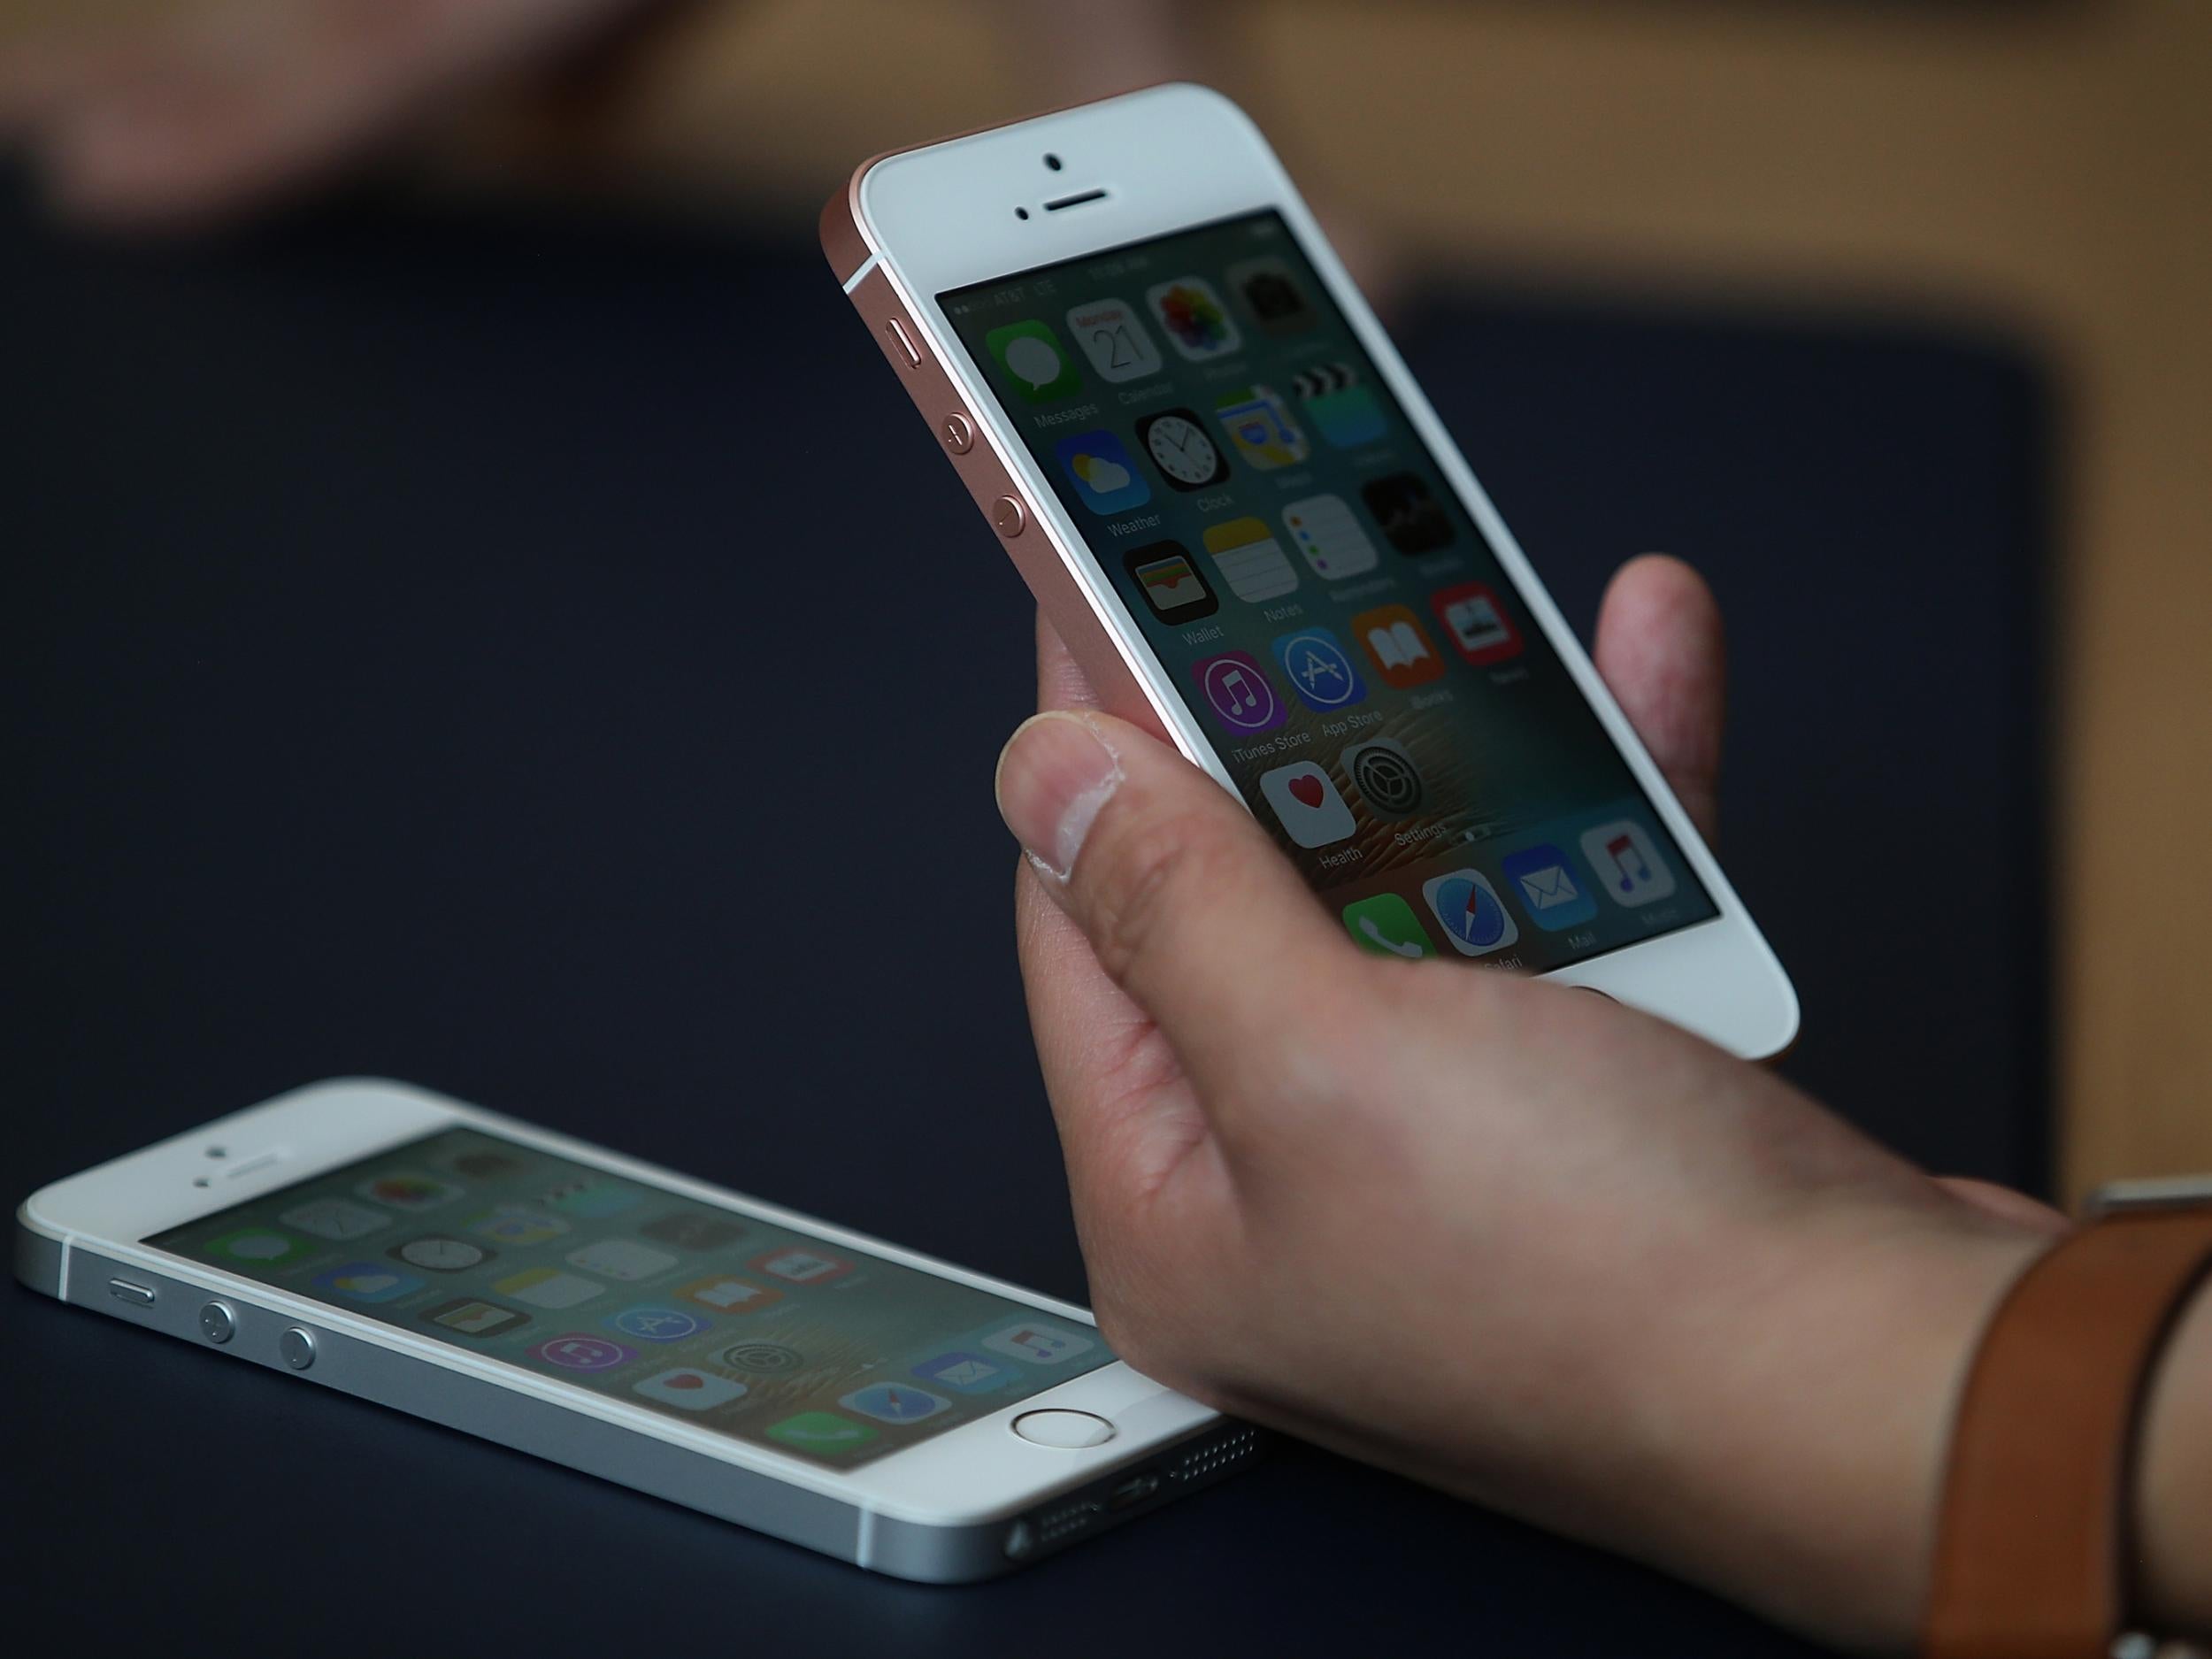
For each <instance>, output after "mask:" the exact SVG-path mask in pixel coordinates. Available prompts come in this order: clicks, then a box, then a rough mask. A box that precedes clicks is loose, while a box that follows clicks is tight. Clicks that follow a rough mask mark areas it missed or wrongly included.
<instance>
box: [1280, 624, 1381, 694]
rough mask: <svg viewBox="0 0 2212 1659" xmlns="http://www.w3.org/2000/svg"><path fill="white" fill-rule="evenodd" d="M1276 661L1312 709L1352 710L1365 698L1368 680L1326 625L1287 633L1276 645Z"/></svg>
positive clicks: (1292, 687)
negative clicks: (1352, 707) (1362, 676)
mask: <svg viewBox="0 0 2212 1659" xmlns="http://www.w3.org/2000/svg"><path fill="white" fill-rule="evenodd" d="M1273 649H1274V652H1275V661H1276V662H1277V664H1279V665H1280V667H1281V668H1282V671H1283V677H1284V678H1285V679H1286V680H1289V681H1290V688H1291V689H1292V690H1293V691H1294V692H1296V693H1297V694H1298V701H1299V702H1301V703H1304V704H1305V705H1306V707H1308V708H1309V709H1312V710H1316V711H1317V712H1318V713H1322V714H1326V713H1328V712H1329V710H1332V709H1348V708H1350V707H1351V706H1352V704H1354V703H1359V702H1361V701H1363V700H1364V699H1365V697H1366V695H1367V682H1366V681H1365V680H1362V679H1361V678H1360V677H1359V670H1358V669H1356V668H1355V667H1354V666H1353V665H1352V658H1351V657H1350V655H1349V654H1348V652H1347V651H1346V650H1345V649H1344V648H1343V647H1342V646H1341V645H1340V644H1338V643H1337V639H1336V635H1335V634H1332V633H1330V632H1329V630H1328V629H1326V628H1301V629H1299V630H1298V631H1297V632H1296V633H1295V634H1283V635H1282V636H1281V637H1280V638H1279V639H1278V640H1276V641H1275V644H1274V648H1273Z"/></svg>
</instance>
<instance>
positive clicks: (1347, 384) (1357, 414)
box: [1290, 363, 1390, 449]
mask: <svg viewBox="0 0 2212 1659" xmlns="http://www.w3.org/2000/svg"><path fill="white" fill-rule="evenodd" d="M1290 395H1291V396H1293V397H1294V398H1296V399H1297V400H1298V412H1299V413H1300V414H1301V415H1302V416H1304V417H1305V418H1306V419H1308V420H1310V421H1311V422H1312V423H1313V424H1314V425H1315V426H1318V427H1319V428H1320V429H1321V435H1322V436H1323V437H1324V438H1326V439H1327V440H1328V441H1329V442H1330V444H1331V445H1332V446H1333V447H1334V448H1336V449H1357V448H1358V447H1359V446H1360V445H1362V444H1363V443H1379V442H1381V441H1382V440H1383V439H1384V438H1385V437H1386V436H1387V435H1388V434H1389V431H1390V428H1389V426H1387V425H1386V424H1385V422H1384V420H1383V411H1382V405H1381V404H1380V403H1378V402H1376V401H1375V395H1374V393H1372V392H1371V391H1369V390H1368V389H1367V387H1366V385H1365V384H1364V383H1363V381H1362V380H1361V379H1360V373H1359V370H1358V369H1357V368H1356V367H1355V366H1354V365H1351V364H1349V363H1320V364H1316V365H1314V366H1313V367H1312V368H1310V369H1304V370H1302V371H1300V372H1299V373H1297V374H1294V375H1293V376H1292V377H1291V381H1290Z"/></svg>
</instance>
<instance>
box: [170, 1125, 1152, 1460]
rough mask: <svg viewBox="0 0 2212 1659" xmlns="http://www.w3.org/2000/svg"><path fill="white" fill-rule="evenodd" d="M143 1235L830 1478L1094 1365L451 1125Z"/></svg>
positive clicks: (781, 1233)
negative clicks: (798, 1462)
mask: <svg viewBox="0 0 2212 1659" xmlns="http://www.w3.org/2000/svg"><path fill="white" fill-rule="evenodd" d="M146 1242H147V1243H149V1244H150V1245H153V1246H155V1247H156V1248H160V1249H165V1250H169V1251H172V1252H173V1253H174V1254H176V1255H179V1256H187V1257H189V1258H190V1259H192V1260H194V1261H197V1262H205V1263H209V1264H211V1265H212V1266H216V1267H220V1268H222V1269H224V1270H225V1271H228V1272H232V1273H235V1274H239V1275H241V1276H242V1277H244V1278H248V1279H259V1280H261V1281H262V1282H264V1283H265V1284H270V1285H276V1286H281V1287H282V1288H284V1289H285V1290H288V1291H290V1292H291V1293H293V1294H295V1295H299V1296H304V1297H308V1298H310V1299H311V1300H313V1301H317V1302H327V1303H330V1304H332V1305H334V1306H337V1307H342V1308H344V1309H346V1310H349V1312H353V1313H357V1314H359V1315H362V1316H364V1317H367V1318H371V1319H377V1320H381V1321H382V1322H384V1323H385V1324H388V1325H399V1326H403V1327H404V1328H405V1329H407V1330H410V1331H412V1332H414V1333H416V1334H418V1335H420V1336H429V1337H433V1338H435V1339H436V1340H440V1341H443V1342H449V1343H452V1344H453V1345H454V1346H456V1347H457V1348H470V1349H472V1350H474V1351H476V1352H478V1353H480V1354H484V1355H488V1356H490V1357H492V1358H495V1359H498V1360H503V1361H504V1362H506V1363H509V1364H512V1365H519V1366H521V1367H523V1368H524V1369H525V1370H526V1371H537V1372H539V1373H540V1374H541V1375H544V1376H549V1377H557V1378H560V1379H562V1380H564V1381H565V1382H571V1383H574V1384H576V1385H577V1386H579V1387H583V1388H588V1389H590V1390H592V1391H593V1392H594V1393H595V1394H610V1395H612V1396H614V1397H616V1398H618V1399H622V1400H626V1401H628V1402H630V1403H632V1404H634V1405H644V1406H649V1407H650V1408H652V1409H655V1410H657V1411H662V1412H666V1413H668V1414H669V1415H671V1416H674V1417H681V1418H684V1419H685V1420H687V1421H689V1422H691V1423H695V1424H699V1425H704V1426H706V1427H708V1428H710V1429H714V1430H716V1431H718V1432H721V1433H725V1434H729V1435H733V1436H734V1437H735V1438H737V1439H739V1440H751V1441H754V1442H756V1443H757V1444H760V1445H763V1446H768V1447H772V1448H775V1449H777V1450H780V1451H785V1452H791V1453H795V1454H797V1455H800V1456H802V1457H806V1458H810V1459H811V1460H813V1461H814V1462H816V1463H826V1464H829V1465H831V1466H833V1467H837V1468H844V1469H849V1468H854V1467H856V1466H857V1465H859V1464H862V1463H869V1462H872V1461H873V1460H874V1459H876V1458H878V1457H881V1456H883V1455H886V1454H887V1453H890V1452H895V1451H897V1450H898V1449H899V1448H901V1447H904V1446H910V1445H912V1444H914V1443H915V1442H916V1441H917V1440H926V1439H928V1438H929V1437H930V1436H931V1435H933V1434H936V1433H939V1432H942V1431H943V1430H945V1429H949V1428H953V1427H956V1426H957V1425H960V1424H962V1423H967V1422H972V1421H973V1420H974V1419H975V1418H977V1417H987V1416H988V1415H989V1414H991V1413H992V1412H994V1411H996V1410H999V1409H1001V1408H1002V1407H1004V1406H1007V1405H1010V1404H1011V1403H1013V1402H1015V1401H1018V1400H1020V1399H1023V1398H1025V1396H1027V1395H1030V1394H1035V1393H1037V1392H1038V1391H1039V1390H1041V1389H1044V1388H1048V1387H1051V1386H1053V1385H1055V1384H1056V1383H1060V1382H1064V1381H1066V1380H1067V1379H1069V1378H1071V1377H1077V1376H1080V1375H1081V1374H1082V1373H1084V1372H1085V1371H1092V1370H1094V1369H1096V1368H1097V1367H1098V1366H1100V1365H1102V1364H1104V1363H1106V1362H1107V1361H1109V1360H1110V1359H1111V1358H1112V1357H1113V1356H1112V1354H1111V1353H1110V1352H1109V1351H1108V1350H1107V1348H1106V1346H1105V1344H1104V1343H1103V1342H1102V1341H1101V1340H1099V1335H1098V1333H1097V1332H1096V1331H1095V1330H1094V1329H1093V1328H1092V1327H1090V1326H1089V1325H1082V1324H1079V1323H1078V1322H1076V1321H1073V1320H1067V1319H1061V1318H1058V1317H1056V1316H1053V1315H1050V1314H1045V1313H1041V1312H1039V1311H1038V1310H1034V1309H1032V1308H1029V1307H1026V1306H1025V1305H1024V1304H1022V1303H1020V1302H1010V1301H1008V1300H1007V1299H1006V1298H1004V1297H1002V1296H997V1295H994V1294H991V1293H990V1292H988V1291H984V1290H977V1289H974V1288H972V1287H971V1286H966V1285H959V1284H954V1283H952V1282H951V1281H949V1280H947V1279H940V1278H938V1277H936V1276H935V1275H934V1274H931V1273H925V1272H920V1271H917V1270H915V1269H913V1268H910V1267H904V1266H901V1265H899V1264H897V1263H891V1262H886V1261H882V1260H879V1259H878V1258H876V1257H874V1256H868V1255H865V1254H864V1253H862V1252H860V1251H857V1250H852V1249H849V1248H846V1247H844V1246H842V1245H838V1246H834V1247H833V1246H831V1245H828V1244H826V1243H824V1242H823V1241H822V1240H818V1239H815V1238H812V1237H810V1235H808V1234H806V1233H799V1232H795V1231H794V1230H793V1229H791V1228H788V1227H782V1226H776V1225H771V1224H769V1223H767V1222H764V1221H762V1220H760V1219H758V1218H757V1217H753V1216H749V1215H741V1214H738V1213H736V1212H733V1211H731V1210H722V1209H718V1208H717V1207H715V1206H713V1205H710V1204H701V1203H695V1202H692V1201H691V1200H689V1199H687V1198H680V1197H678V1196H676V1195H675V1194H671V1193H667V1192H664V1191H663V1190H661V1189H660V1188H658V1187H651V1186H648V1185H646V1184H644V1183H642V1182H639V1181H633V1180H629V1179H625V1178H623V1177H620V1176H617V1175H611V1174H608V1173H606V1172H605V1171H600V1170H595V1169H592V1168H590V1167H588V1166H587V1165H585V1164H576V1163H573V1162H572V1161H570V1160H568V1159H565V1158H560V1157H556V1156H552V1155H550V1154H549V1153H544V1152H540V1151H538V1150H536V1149H534V1148H529V1147H525V1146H521V1145H518V1144H516V1143H514V1142H511V1141H503V1140H501V1139H499V1138H497V1137H496V1136H493V1135H488V1134H485V1133H481V1132H480V1131H477V1130H472V1129H456V1130H449V1131H446V1132H444V1133H439V1134H435V1135H432V1136H430V1137H429V1138H427V1139H426V1140H422V1141H415V1142H413V1143H411V1144H410V1145H407V1146H403V1147H399V1148H395V1149H393V1150H391V1151H388V1152H384V1153H380V1154H379V1155H378V1156H375V1157H373V1158H365V1159H363V1160H362V1161H361V1162H359V1163H357V1164H350V1165H349V1166H347V1167H346V1168H344V1169H342V1170H334V1171H331V1172H330V1173H329V1174H326V1175H322V1176H318V1177H316V1178H315V1179H312V1180H308V1181H302V1182H299V1183H297V1184H296V1185H295V1186H292V1187H285V1188H283V1189H281V1190H280V1191H278V1192H274V1193H271V1194H267V1195H266V1196H265V1197H262V1198H257V1199H255V1200H253V1201H252V1202H250V1203H244V1204H240V1205H237V1206H235V1207H234V1208H232V1209H229V1210H224V1211H222V1212H221V1213H219V1214H218V1215H213V1216H210V1217H206V1218H205V1219H204V1220H200V1221H196V1222H193V1223H191V1224H190V1225H186V1226H182V1227H176V1228H173V1229H171V1230H170V1231H169V1232H166V1233H160V1234H158V1235H157V1236H155V1237H153V1238H150V1239H149V1240H146Z"/></svg>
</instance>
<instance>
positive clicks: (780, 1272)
mask: <svg viewBox="0 0 2212 1659" xmlns="http://www.w3.org/2000/svg"><path fill="white" fill-rule="evenodd" d="M749 1266H750V1267H751V1268H752V1269H753V1271H755V1272H757V1273H770V1274H772V1275H774V1276H775V1277H776V1278H778V1279H783V1280H785V1281H787V1283H790V1284H794V1285H826V1284H828V1283H829V1282H830V1281H831V1280H832V1279H842V1278H844V1277H845V1275H846V1274H848V1273H849V1272H851V1271H853V1264H852V1263H850V1262H845V1261H840V1260H839V1259H838V1258H837V1257H836V1256H825V1255H824V1254H822V1252H821V1251H819V1250H815V1249H810V1248H807V1247H806V1246H805V1245H803V1244H787V1245H785V1246H784V1247H783V1248H781V1249H777V1250H769V1251H765V1252H764V1253H763V1254H761V1255H759V1256H755V1257H754V1258H753V1259H752V1261H751V1262H750V1263H749Z"/></svg>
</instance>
